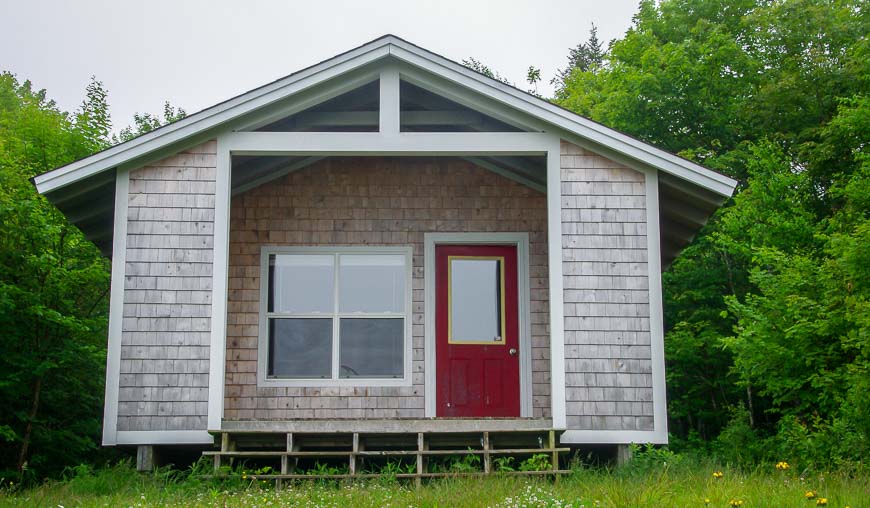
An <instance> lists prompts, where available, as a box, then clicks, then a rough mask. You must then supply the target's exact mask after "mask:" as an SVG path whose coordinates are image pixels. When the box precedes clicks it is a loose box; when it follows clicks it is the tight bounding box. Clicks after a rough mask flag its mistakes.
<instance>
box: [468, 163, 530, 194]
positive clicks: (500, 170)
mask: <svg viewBox="0 0 870 508" xmlns="http://www.w3.org/2000/svg"><path fill="white" fill-rule="evenodd" d="M465 160H467V161H468V162H470V163H472V164H474V165H477V166H480V167H482V168H484V169H488V170H490V171H492V172H493V173H495V174H497V175H501V176H503V177H505V178H507V179H509V180H513V181H515V182H517V183H520V184H523V185H525V186H527V187H531V188H532V189H535V190H536V191H538V192H543V193H546V192H547V187H546V186H545V185H541V184H540V183H538V182H535V181H533V180H530V179H528V178H526V177H524V176H522V175H519V174H517V173H514V172H512V171H509V170H507V169H505V168H502V167H500V166H498V165H496V164H493V163H491V162H489V161H487V160H484V159H481V158H480V157H465Z"/></svg>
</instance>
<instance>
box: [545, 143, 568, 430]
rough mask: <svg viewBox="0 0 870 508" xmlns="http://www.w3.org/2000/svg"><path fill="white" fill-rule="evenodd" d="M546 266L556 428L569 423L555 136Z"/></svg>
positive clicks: (549, 178)
mask: <svg viewBox="0 0 870 508" xmlns="http://www.w3.org/2000/svg"><path fill="white" fill-rule="evenodd" d="M547 266H548V269H549V285H550V295H549V296H550V304H549V305H550V402H551V404H552V413H553V415H552V416H553V427H554V428H557V429H564V428H565V426H566V425H567V422H568V409H567V403H566V400H565V390H566V388H565V306H564V292H563V291H562V288H563V283H564V281H563V280H562V155H561V140H560V139H559V138H555V140H554V141H553V144H552V145H551V146H550V149H549V151H548V154H547Z"/></svg>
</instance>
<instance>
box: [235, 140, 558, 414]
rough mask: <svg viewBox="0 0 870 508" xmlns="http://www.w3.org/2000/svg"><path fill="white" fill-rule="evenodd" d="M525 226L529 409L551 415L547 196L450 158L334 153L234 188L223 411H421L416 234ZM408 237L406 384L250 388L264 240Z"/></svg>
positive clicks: (393, 240)
mask: <svg viewBox="0 0 870 508" xmlns="http://www.w3.org/2000/svg"><path fill="white" fill-rule="evenodd" d="M445 231H449V232H481V231H493V232H494V231H499V232H506V231H510V232H516V231H520V232H528V233H529V240H530V247H529V250H530V252H529V255H530V265H531V266H530V287H531V300H532V302H531V311H532V369H533V373H532V381H533V390H532V391H533V410H534V414H535V416H549V414H550V385H549V383H550V361H549V326H548V324H547V316H548V307H547V300H548V297H547V294H548V293H547V291H548V290H547V288H548V283H547V235H546V197H545V196H544V195H543V194H541V193H539V192H537V191H534V190H532V189H530V188H528V187H525V186H522V185H519V184H517V183H515V182H513V181H510V180H507V179H505V178H503V177H500V176H498V175H495V174H494V173H491V172H489V171H487V170H484V169H481V168H478V167H476V166H473V165H472V164H470V163H467V162H464V161H461V160H456V159H432V158H429V159H411V158H404V159H391V158H378V157H359V158H333V159H328V160H324V161H322V162H319V163H317V164H315V165H313V166H311V167H309V168H307V169H305V170H302V171H299V172H297V173H294V174H291V175H288V176H286V177H284V178H282V179H280V180H275V181H273V182H270V183H267V184H265V185H263V186H261V187H258V188H256V189H252V190H250V191H248V192H246V193H244V194H242V195H239V196H235V197H233V201H232V208H231V215H230V266H229V274H230V279H229V304H228V311H229V314H228V325H227V384H226V398H225V417H226V418H227V419H269V420H274V419H295V418H393V417H396V418H398V417H408V418H414V417H422V416H423V415H424V408H423V400H424V395H423V394H424V386H423V383H424V355H425V352H424V347H423V344H424V322H423V316H424V301H423V296H424V287H423V234H424V233H427V232H445ZM366 244H369V245H411V246H413V250H414V255H413V294H412V305H413V309H412V311H413V312H412V319H413V324H412V336H413V344H412V346H413V358H412V376H413V385H412V386H410V387H388V388H383V387H341V388H338V387H332V388H283V387H282V388H271V387H269V388H261V387H257V375H256V372H257V331H258V319H259V315H258V305H259V287H260V286H259V284H260V281H259V278H260V267H259V264H260V248H261V246H263V245H366Z"/></svg>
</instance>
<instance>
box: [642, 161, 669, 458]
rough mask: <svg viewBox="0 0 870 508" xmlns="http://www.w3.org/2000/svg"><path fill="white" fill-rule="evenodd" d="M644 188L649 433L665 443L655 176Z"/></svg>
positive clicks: (648, 177) (648, 176)
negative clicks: (650, 398) (650, 399)
mask: <svg viewBox="0 0 870 508" xmlns="http://www.w3.org/2000/svg"><path fill="white" fill-rule="evenodd" d="M644 182H645V187H646V229H647V235H646V238H647V268H648V270H649V272H648V273H649V289H648V291H649V330H650V358H651V362H652V389H653V429H654V431H655V432H656V433H657V435H660V436H664V437H663V438H662V439H663V440H664V441H656V442H664V443H667V440H668V406H667V389H666V387H665V338H664V311H663V306H662V258H661V256H660V255H659V253H660V252H661V250H660V249H661V246H660V236H659V235H660V227H661V226H660V221H659V181H658V173H657V172H654V171H649V172H647V173H645V175H644Z"/></svg>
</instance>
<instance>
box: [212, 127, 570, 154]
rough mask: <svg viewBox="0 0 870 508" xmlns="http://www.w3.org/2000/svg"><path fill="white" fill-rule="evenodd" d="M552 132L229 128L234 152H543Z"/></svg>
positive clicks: (226, 139) (224, 141)
mask: <svg viewBox="0 0 870 508" xmlns="http://www.w3.org/2000/svg"><path fill="white" fill-rule="evenodd" d="M553 139H554V136H552V135H551V134H544V133H535V132H432V133H429V132H425V133H424V132H403V133H398V134H395V135H388V134H384V133H380V132H232V133H227V134H225V135H223V136H221V137H220V140H221V144H222V145H223V146H226V149H227V150H229V151H230V152H231V153H232V154H233V155H294V154H298V155H305V154H311V155H433V156H434V155H444V156H450V155H508V154H510V155H544V154H546V153H547V151H548V150H549V149H550V148H551V146H552V140H553Z"/></svg>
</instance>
